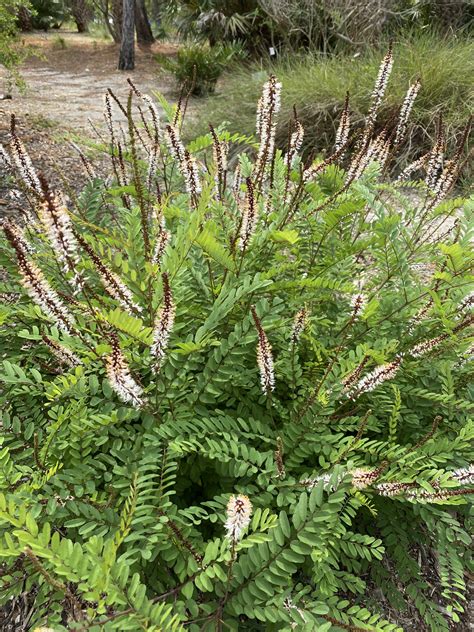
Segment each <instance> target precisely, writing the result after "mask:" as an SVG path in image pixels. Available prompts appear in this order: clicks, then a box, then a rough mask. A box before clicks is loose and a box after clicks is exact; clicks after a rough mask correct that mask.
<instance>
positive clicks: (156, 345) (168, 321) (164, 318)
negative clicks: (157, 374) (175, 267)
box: [151, 272, 176, 371]
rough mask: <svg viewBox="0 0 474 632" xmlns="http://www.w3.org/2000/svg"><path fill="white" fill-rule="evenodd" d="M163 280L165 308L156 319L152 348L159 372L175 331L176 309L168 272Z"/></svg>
mask: <svg viewBox="0 0 474 632" xmlns="http://www.w3.org/2000/svg"><path fill="white" fill-rule="evenodd" d="M162 280H163V307H162V308H161V309H160V310H159V312H158V313H157V315H156V318H155V326H154V329H153V344H152V346H151V355H152V356H153V357H154V359H155V370H157V371H158V370H159V368H160V365H161V363H162V361H163V358H164V357H165V353H166V349H167V347H168V342H169V338H170V334H171V330H172V329H173V324H174V318H175V314H176V307H175V304H174V301H173V295H172V293H171V288H170V284H169V279H168V275H167V274H166V272H164V273H163V274H162Z"/></svg>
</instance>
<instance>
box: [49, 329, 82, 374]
mask: <svg viewBox="0 0 474 632" xmlns="http://www.w3.org/2000/svg"><path fill="white" fill-rule="evenodd" d="M42 339H43V342H44V343H45V345H46V346H47V347H49V349H50V350H51V352H52V353H53V355H54V357H55V358H56V359H57V360H58V362H59V363H60V364H63V365H65V366H68V367H75V366H79V365H81V364H82V361H81V359H80V358H79V357H78V356H77V355H76V354H75V353H73V352H72V351H71V350H70V349H68V348H67V347H66V346H64V345H62V344H61V343H60V342H58V341H57V340H53V339H52V338H50V337H49V336H47V335H46V334H44V335H43V336H42Z"/></svg>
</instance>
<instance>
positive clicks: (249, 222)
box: [239, 178, 258, 252]
mask: <svg viewBox="0 0 474 632" xmlns="http://www.w3.org/2000/svg"><path fill="white" fill-rule="evenodd" d="M246 183H247V195H246V198H245V202H244V204H245V206H244V211H243V213H242V223H241V225H240V243H239V247H240V250H241V251H242V252H245V251H246V250H247V247H248V245H249V243H250V239H251V238H252V235H253V234H254V232H255V228H256V227H257V220H258V209H257V203H256V200H255V191H254V188H253V183H252V180H251V179H250V178H247V180H246Z"/></svg>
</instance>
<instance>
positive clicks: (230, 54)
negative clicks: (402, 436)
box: [157, 43, 245, 96]
mask: <svg viewBox="0 0 474 632" xmlns="http://www.w3.org/2000/svg"><path fill="white" fill-rule="evenodd" d="M244 56H245V53H244V50H243V48H242V46H241V45H240V44H238V43H233V44H225V45H222V44H219V45H216V46H213V47H212V48H209V47H207V46H203V45H202V44H194V45H193V46H185V47H183V48H180V49H179V50H178V53H177V54H176V57H168V56H166V55H157V59H158V61H159V63H160V64H161V65H162V66H163V68H165V69H166V70H168V71H169V72H172V73H173V75H174V76H175V78H176V81H177V82H178V83H179V84H180V85H183V84H186V85H187V86H190V87H192V93H193V94H194V95H196V96H204V95H207V94H210V93H212V92H214V90H215V87H216V83H217V80H218V79H219V77H220V76H221V75H222V73H223V72H224V70H225V69H228V68H229V66H233V65H234V64H235V62H236V61H237V60H239V59H240V60H241V59H243V58H244Z"/></svg>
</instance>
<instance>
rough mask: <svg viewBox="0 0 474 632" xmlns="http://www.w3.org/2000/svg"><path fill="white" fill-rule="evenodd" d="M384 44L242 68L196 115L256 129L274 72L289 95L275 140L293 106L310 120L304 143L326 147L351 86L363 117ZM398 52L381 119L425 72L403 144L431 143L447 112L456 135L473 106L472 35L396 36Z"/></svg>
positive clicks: (356, 117) (284, 131) (283, 135)
mask: <svg viewBox="0 0 474 632" xmlns="http://www.w3.org/2000/svg"><path fill="white" fill-rule="evenodd" d="M383 50H384V49H383V48H381V49H369V50H367V51H365V52H364V53H362V54H361V55H360V56H358V57H348V56H346V55H341V56H334V57H322V56H318V55H311V54H308V55H305V56H303V57H299V58H296V59H295V58H287V59H284V60H282V61H280V62H279V63H277V64H275V65H274V66H273V67H271V68H266V69H265V70H262V68H256V67H253V68H248V67H242V68H241V69H240V70H239V71H234V72H233V73H232V74H231V75H227V76H226V77H225V79H224V82H223V85H222V94H220V95H216V96H215V97H213V98H212V99H210V100H209V101H208V102H206V104H205V105H204V107H203V112H202V115H201V116H199V117H198V118H199V119H202V121H203V123H202V125H203V127H204V122H206V123H207V121H211V122H212V121H220V120H226V121H230V129H231V130H232V131H237V130H239V131H240V132H245V133H251V132H252V131H253V129H254V126H255V116H254V105H253V104H254V103H255V100H256V98H258V94H259V90H260V85H261V81H262V75H264V73H267V72H268V71H271V72H274V73H275V74H276V75H277V76H278V78H279V80H280V81H281V82H282V85H283V89H284V91H285V94H286V100H285V104H283V106H282V113H281V114H282V115H281V118H280V123H279V126H278V130H277V144H278V145H279V146H283V145H284V144H285V143H286V141H287V138H288V122H289V120H290V119H291V118H292V117H293V105H295V106H296V109H297V112H298V118H299V119H300V120H301V122H302V123H303V125H304V127H305V145H304V147H305V150H306V151H307V152H311V151H314V152H320V151H322V150H323V149H324V148H326V147H330V146H331V145H332V144H333V143H334V137H335V131H336V128H337V125H338V120H339V116H340V113H341V110H342V108H343V105H344V99H345V96H346V92H347V90H349V93H350V109H351V116H352V120H353V122H355V123H356V122H359V124H362V122H363V121H364V118H365V116H366V113H367V110H368V107H369V101H370V94H371V90H372V85H373V82H374V80H375V77H376V76H377V71H378V67H379V63H380V58H381V56H382V55H383V52H382V51H383ZM394 57H395V62H396V63H395V67H394V69H393V72H392V75H391V77H390V81H389V84H388V90H387V93H386V98H385V101H384V104H383V106H382V108H381V110H380V113H379V121H380V122H382V123H384V124H385V123H386V122H387V121H389V120H390V119H391V118H392V117H393V116H394V115H395V114H396V112H397V109H398V108H399V106H400V104H401V102H402V101H403V98H404V95H405V92H406V90H407V88H408V85H409V84H410V83H411V82H413V81H414V80H415V79H416V78H418V77H419V78H420V79H421V83H422V88H421V90H420V93H419V94H418V96H417V98H416V101H415V104H414V107H413V111H412V115H411V129H410V134H409V137H408V138H407V143H406V145H405V146H406V147H408V148H412V149H415V150H420V151H423V150H426V149H428V147H429V146H431V144H432V140H433V136H434V134H435V121H436V119H437V117H438V116H439V114H440V113H441V112H442V113H443V119H444V123H445V126H446V135H447V136H448V138H449V137H452V136H455V135H456V134H457V133H458V132H459V131H460V129H461V128H462V126H463V124H464V123H465V120H466V119H467V118H468V116H469V114H470V112H471V111H472V105H473V96H474V91H473V84H472V76H473V75H474V42H473V41H472V40H468V39H466V38H463V37H459V38H457V39H454V38H451V39H444V38H441V37H439V36H437V35H436V34H432V33H421V34H420V33H418V34H416V36H410V37H406V38H404V39H402V40H400V41H398V42H395V43H394ZM259 71H260V72H259ZM198 127H199V125H198Z"/></svg>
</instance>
